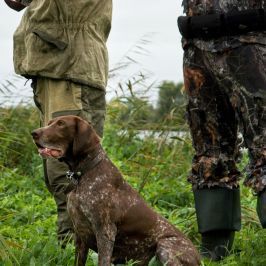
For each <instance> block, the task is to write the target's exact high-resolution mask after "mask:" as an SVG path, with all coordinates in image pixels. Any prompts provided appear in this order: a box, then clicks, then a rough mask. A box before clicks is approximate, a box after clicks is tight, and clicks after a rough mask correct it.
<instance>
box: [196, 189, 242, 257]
mask: <svg viewBox="0 0 266 266" xmlns="http://www.w3.org/2000/svg"><path fill="white" fill-rule="evenodd" d="M194 199H195V208H196V215H197V222H198V228H199V232H200V233H201V236H202V240H201V241H202V243H201V255H202V256H203V257H206V258H209V259H211V260H214V261H218V260H221V259H222V258H223V257H226V256H228V255H229V253H230V251H231V249H232V246H233V242H234V236H235V231H239V230H240V229H241V210H240V191H239V189H238V188H237V189H226V188H210V189H209V188H204V189H196V190H194Z"/></svg>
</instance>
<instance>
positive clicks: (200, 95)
mask: <svg viewBox="0 0 266 266" xmlns="http://www.w3.org/2000/svg"><path fill="white" fill-rule="evenodd" d="M226 3H227V4H226ZM184 4H185V5H184V6H185V10H186V12H187V14H189V15H199V14H209V13H211V12H216V11H217V12H220V11H222V12H226V11H228V10H229V9H232V8H238V9H239V10H241V9H242V8H250V7H251V6H252V7H253V6H254V7H255V8H260V7H264V1H255V0H250V1H233V0H231V1H230V0H228V1H208V0H207V1H193V0H191V1H189V0H188V1H184ZM264 36H265V32H260V33H249V34H247V35H246V36H233V37H232V36H231V37H222V38H219V39H215V40H209V41H202V40H200V39H194V40H184V41H183V44H184V50H185V52H184V81H185V89H186V92H187V94H188V96H189V103H188V107H187V113H188V121H189V125H190V128H191V134H192V138H193V145H194V147H195V151H196V155H195V156H194V159H193V165H192V171H191V175H190V177H189V181H190V182H191V183H192V184H193V187H194V188H204V187H214V186H218V187H225V188H233V187H238V181H239V178H240V172H239V171H238V169H237V167H236V163H237V160H238V156H239V140H238V137H237V136H238V132H239V131H241V132H242V134H243V138H244V144H245V146H246V147H247V148H248V151H249V157H250V164H249V168H248V171H247V173H248V176H247V178H246V180H245V184H246V185H248V186H250V187H252V188H253V189H254V191H255V192H260V191H262V190H264V189H265V187H266V166H265V162H266V146H265V143H266V128H265V126H266V116H265V109H266V92H265V89H266V87H265V85H266V73H265V69H266V43H265V37H264ZM249 38H250V41H247V40H248V39H249ZM244 39H245V41H243V40H244ZM260 40H262V41H260Z"/></svg>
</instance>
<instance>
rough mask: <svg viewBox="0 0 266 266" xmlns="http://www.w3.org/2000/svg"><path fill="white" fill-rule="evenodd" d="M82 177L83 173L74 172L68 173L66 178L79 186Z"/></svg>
mask: <svg viewBox="0 0 266 266" xmlns="http://www.w3.org/2000/svg"><path fill="white" fill-rule="evenodd" d="M80 176H81V172H77V173H75V172H72V171H67V172H66V177H67V179H69V180H70V181H71V182H72V183H73V184H74V185H77V184H78V178H79V177H80Z"/></svg>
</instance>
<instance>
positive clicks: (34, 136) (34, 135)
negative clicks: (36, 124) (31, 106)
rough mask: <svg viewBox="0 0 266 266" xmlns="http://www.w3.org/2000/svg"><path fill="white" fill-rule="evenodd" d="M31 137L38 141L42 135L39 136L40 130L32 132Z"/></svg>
mask: <svg viewBox="0 0 266 266" xmlns="http://www.w3.org/2000/svg"><path fill="white" fill-rule="evenodd" d="M31 136H32V138H33V139H38V138H39V136H40V134H39V132H38V130H37V129H36V130H33V131H32V132H31Z"/></svg>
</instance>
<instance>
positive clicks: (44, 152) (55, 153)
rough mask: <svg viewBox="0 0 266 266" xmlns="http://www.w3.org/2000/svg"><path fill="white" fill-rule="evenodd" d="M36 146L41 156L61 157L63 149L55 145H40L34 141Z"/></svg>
mask: <svg viewBox="0 0 266 266" xmlns="http://www.w3.org/2000/svg"><path fill="white" fill-rule="evenodd" d="M36 146H37V147H38V152H39V154H40V156H42V157H43V158H49V157H52V158H56V159H59V158H61V157H63V150H62V149H60V148H57V147H49V146H42V145H40V144H39V143H36Z"/></svg>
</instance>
